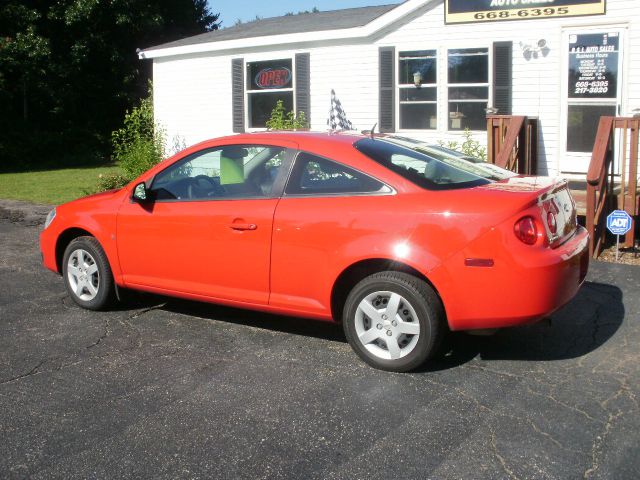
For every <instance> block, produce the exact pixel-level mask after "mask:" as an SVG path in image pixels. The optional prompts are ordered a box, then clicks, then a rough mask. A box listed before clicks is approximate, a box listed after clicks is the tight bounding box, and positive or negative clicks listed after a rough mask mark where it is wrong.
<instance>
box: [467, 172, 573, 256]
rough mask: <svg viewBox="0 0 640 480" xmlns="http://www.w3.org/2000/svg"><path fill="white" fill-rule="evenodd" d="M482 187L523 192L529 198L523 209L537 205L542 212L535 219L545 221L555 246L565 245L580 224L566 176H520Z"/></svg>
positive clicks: (548, 234)
mask: <svg viewBox="0 0 640 480" xmlns="http://www.w3.org/2000/svg"><path fill="white" fill-rule="evenodd" d="M479 188H481V189H487V190H494V191H495V190H498V191H502V192H513V193H519V194H521V195H522V196H524V197H526V198H527V201H526V202H523V203H524V205H523V206H522V210H525V209H526V208H529V207H531V206H532V205H537V206H538V208H539V212H540V215H539V218H536V219H535V220H536V221H537V222H538V223H539V224H540V225H542V227H543V229H544V231H545V233H546V238H547V241H548V243H549V245H550V246H551V247H552V248H555V247H558V246H560V245H562V244H563V243H564V242H565V241H566V240H568V239H569V238H570V237H571V236H572V235H573V234H574V233H575V231H576V229H577V227H578V216H577V209H576V204H575V201H574V200H573V197H572V196H571V192H570V191H569V184H568V182H567V181H566V180H563V179H559V178H550V177H521V176H518V177H513V178H509V179H506V180H501V181H499V182H495V183H492V184H489V185H483V186H482V187H479Z"/></svg>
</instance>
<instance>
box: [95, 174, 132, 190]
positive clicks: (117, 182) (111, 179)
mask: <svg viewBox="0 0 640 480" xmlns="http://www.w3.org/2000/svg"><path fill="white" fill-rule="evenodd" d="M129 182H130V180H129V179H128V178H127V177H125V176H124V175H122V174H121V173H109V174H107V175H99V176H98V188H97V190H98V192H104V191H107V190H115V189H117V188H122V187H124V186H125V185H126V184H127V183H129Z"/></svg>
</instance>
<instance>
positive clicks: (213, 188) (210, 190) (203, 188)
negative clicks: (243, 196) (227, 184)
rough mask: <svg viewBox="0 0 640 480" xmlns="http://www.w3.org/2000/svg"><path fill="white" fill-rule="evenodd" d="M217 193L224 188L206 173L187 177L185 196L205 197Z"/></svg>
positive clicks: (222, 191) (193, 197)
mask: <svg viewBox="0 0 640 480" xmlns="http://www.w3.org/2000/svg"><path fill="white" fill-rule="evenodd" d="M217 193H224V188H223V187H221V186H220V185H218V184H217V183H216V182H215V180H213V179H212V178H211V177H209V176H207V175H196V176H195V177H191V178H190V179H189V184H188V185H187V197H188V198H191V199H197V198H206V197H210V196H212V195H215V194H217Z"/></svg>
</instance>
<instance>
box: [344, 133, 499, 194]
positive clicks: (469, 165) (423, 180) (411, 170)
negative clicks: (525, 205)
mask: <svg viewBox="0 0 640 480" xmlns="http://www.w3.org/2000/svg"><path fill="white" fill-rule="evenodd" d="M354 146H355V148H356V149H358V150H359V151H360V152H362V153H363V154H365V155H366V156H367V157H369V158H371V159H372V160H375V161H376V162H378V163H380V164H382V165H383V166H385V167H387V168H388V169H389V170H392V171H393V172H395V173H397V174H399V175H401V176H402V177H404V178H406V179H407V180H409V181H411V182H413V183H415V184H416V185H418V186H419V187H422V188H426V189H429V190H452V189H457V188H469V187H476V186H479V185H486V184H488V183H491V182H490V180H489V179H490V178H491V179H493V178H492V175H491V174H490V173H489V172H487V171H485V169H483V168H482V167H480V166H476V165H474V164H473V162H470V161H467V160H464V159H458V158H454V157H451V158H445V157H444V156H443V155H433V154H429V152H428V151H427V150H426V149H424V148H421V146H420V145H414V144H413V143H411V142H408V141H403V140H400V139H396V138H394V139H388V138H376V139H371V138H363V139H362V140H359V141H357V142H356V143H355V144H354Z"/></svg>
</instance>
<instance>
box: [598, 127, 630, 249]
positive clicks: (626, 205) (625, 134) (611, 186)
mask: <svg viewBox="0 0 640 480" xmlns="http://www.w3.org/2000/svg"><path fill="white" fill-rule="evenodd" d="M619 130H620V131H621V132H620V136H619V137H618V138H617V139H616V136H617V135H618V131H619ZM639 130H640V119H639V118H614V117H601V118H600V124H599V125H598V133H597V135H596V141H595V144H594V146H593V155H592V157H591V163H590V164H589V171H588V173H587V219H586V220H587V230H588V231H589V235H590V237H591V242H590V247H589V251H590V253H591V255H592V256H593V257H598V255H600V252H601V251H602V248H603V246H604V242H605V238H606V233H607V231H606V220H607V216H608V215H609V213H611V211H612V210H615V209H620V210H625V211H626V212H627V213H628V214H629V215H630V216H631V218H633V219H634V222H633V224H632V228H631V231H630V232H629V233H628V234H627V235H625V240H624V246H625V247H633V246H634V242H635V219H636V217H637V215H638V210H639V208H640V206H639V205H638V139H639V135H638V133H639ZM616 143H617V154H618V158H619V165H618V171H617V172H616V171H615V170H616V168H615V167H616V166H615V162H614V153H615V150H616Z"/></svg>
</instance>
